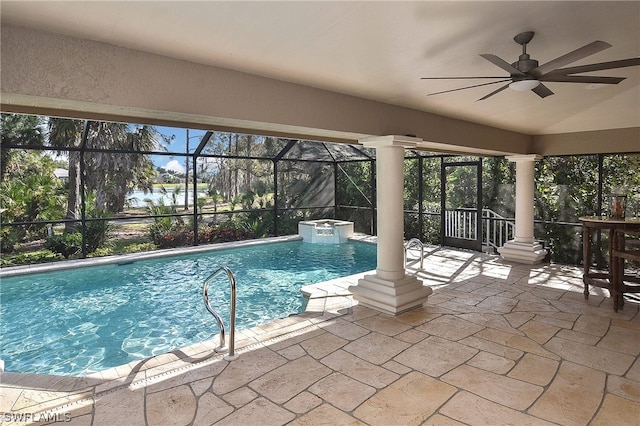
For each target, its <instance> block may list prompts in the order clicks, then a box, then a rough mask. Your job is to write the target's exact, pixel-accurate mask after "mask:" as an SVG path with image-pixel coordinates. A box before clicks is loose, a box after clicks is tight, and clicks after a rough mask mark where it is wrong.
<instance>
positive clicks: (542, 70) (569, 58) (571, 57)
mask: <svg viewBox="0 0 640 426" xmlns="http://www.w3.org/2000/svg"><path fill="white" fill-rule="evenodd" d="M609 47H611V45H610V44H609V43H605V42H604V41H599V40H598V41H594V42H592V43H589V44H587V45H586V46H582V47H581V48H579V49H576V50H574V51H572V52H569V53H567V54H565V55H562V56H560V57H558V58H556V59H554V60H552V61H549V62H547V63H546V64H542V65H540V66H539V67H537V68H534V69H532V70H531V71H529V74H531V75H534V76H536V77H540V76H542V75H545V74H546V73H549V72H552V71H554V70H556V69H558V68H559V67H562V66H565V65H568V64H570V63H572V62H575V61H578V60H580V59H582V58H586V57H587V56H589V55H593V54H594V53H598V52H600V51H601V50H604V49H607V48H609Z"/></svg>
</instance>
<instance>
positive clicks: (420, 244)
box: [404, 238, 424, 269]
mask: <svg viewBox="0 0 640 426" xmlns="http://www.w3.org/2000/svg"><path fill="white" fill-rule="evenodd" d="M413 246H418V247H420V269H423V268H424V243H423V242H422V241H420V239H418V238H412V239H410V240H409V242H407V244H406V245H405V246H404V263H405V267H406V264H407V251H408V250H409V249H410V248H411V247H413Z"/></svg>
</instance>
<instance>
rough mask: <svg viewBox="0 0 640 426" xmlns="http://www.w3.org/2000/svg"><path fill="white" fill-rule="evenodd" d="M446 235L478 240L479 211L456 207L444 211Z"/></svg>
mask: <svg viewBox="0 0 640 426" xmlns="http://www.w3.org/2000/svg"><path fill="white" fill-rule="evenodd" d="M444 214H445V219H444V235H445V237H450V238H460V239H463V240H477V239H478V235H477V231H476V229H477V227H476V224H477V223H478V211H477V210H475V209H456V210H446V211H445V212H444Z"/></svg>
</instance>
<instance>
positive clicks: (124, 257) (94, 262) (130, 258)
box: [0, 235, 302, 279]
mask: <svg viewBox="0 0 640 426" xmlns="http://www.w3.org/2000/svg"><path fill="white" fill-rule="evenodd" d="M301 240H302V237H301V236H299V235H285V236H280V237H267V238H259V239H254V240H242V241H229V242H225V243H213V244H206V245H199V246H191V247H176V248H169V249H159V250H153V251H148V252H140V253H129V254H115V255H111V256H103V257H89V258H86V259H73V260H61V261H59V262H51V263H39V264H31V265H20V266H8V267H3V268H0V279H2V278H9V277H15V276H20V275H29V274H38V273H41V272H52V271H63V270H65V269H75V268H86V267H90V266H102V265H112V264H127V263H133V262H138V261H141V260H148V259H157V258H162V257H170V256H182V255H189V254H194V253H203V252H208V251H218V250H228V249H232V248H240V247H251V246H256V245H262V244H271V243H281V242H288V241H301Z"/></svg>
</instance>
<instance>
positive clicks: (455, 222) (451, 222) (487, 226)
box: [444, 209, 515, 248]
mask: <svg viewBox="0 0 640 426" xmlns="http://www.w3.org/2000/svg"><path fill="white" fill-rule="evenodd" d="M477 223H478V211H477V210H475V209H456V210H446V211H445V221H444V232H445V236H446V237H449V238H459V239H464V240H477V239H478V235H477V226H476V225H477ZM514 227H515V225H514V223H513V222H511V221H509V220H508V219H506V218H505V217H503V216H500V215H499V214H498V213H496V212H494V211H493V210H490V209H482V244H483V245H486V246H489V247H493V248H498V247H502V246H503V245H504V243H506V242H507V241H509V240H511V239H513V231H514Z"/></svg>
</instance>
